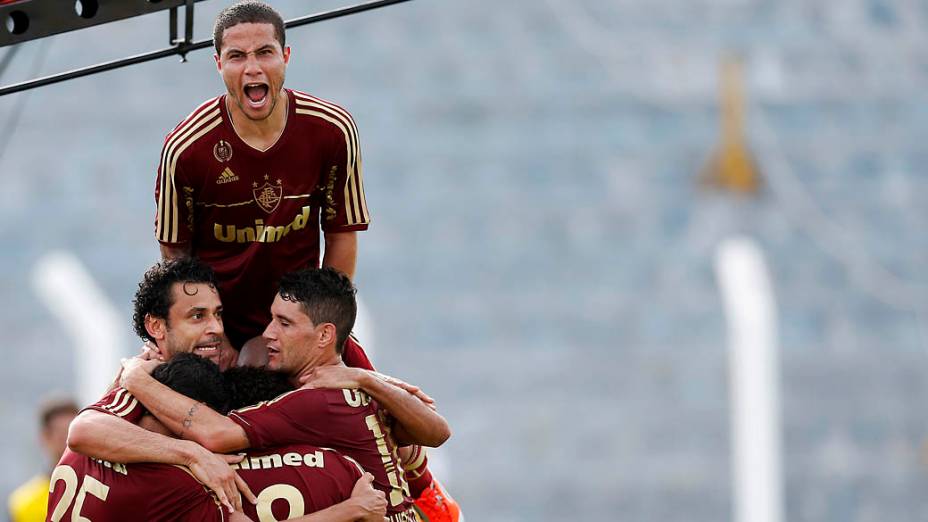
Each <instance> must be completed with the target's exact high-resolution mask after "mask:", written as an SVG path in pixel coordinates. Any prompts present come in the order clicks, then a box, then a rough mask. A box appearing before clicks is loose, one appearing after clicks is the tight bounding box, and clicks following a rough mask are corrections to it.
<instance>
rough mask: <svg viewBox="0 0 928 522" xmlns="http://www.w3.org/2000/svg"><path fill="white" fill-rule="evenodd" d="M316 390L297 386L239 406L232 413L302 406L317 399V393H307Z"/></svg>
mask: <svg viewBox="0 0 928 522" xmlns="http://www.w3.org/2000/svg"><path fill="white" fill-rule="evenodd" d="M313 391H316V390H309V389H304V388H297V389H295V390H293V391H288V392H286V393H283V394H281V395H278V396H277V397H275V398H273V399H271V400H269V401H261V402H259V403H258V404H254V405H252V406H245V407H244V408H239V409H237V410H234V411H233V413H246V412H249V411H255V410H262V409H268V408H284V407H289V406H293V405H298V406H302V405H305V404H309V403H312V402H315V401H317V400H318V394H315V393H308V392H313Z"/></svg>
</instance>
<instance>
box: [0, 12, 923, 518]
mask: <svg viewBox="0 0 928 522" xmlns="http://www.w3.org/2000/svg"><path fill="white" fill-rule="evenodd" d="M273 3H274V5H276V6H278V7H279V8H280V9H281V11H282V12H283V13H284V15H285V16H287V17H294V16H299V15H303V14H308V13H307V11H306V10H307V7H306V3H305V2H297V1H288V2H283V1H281V2H273ZM223 5H225V3H224V2H215V1H213V0H210V1H207V2H203V3H201V4H197V10H198V12H197V16H198V19H197V26H198V37H204V36H206V34H207V32H208V29H209V25H210V23H211V19H212V17H213V15H214V14H215V12H216V11H218V9H219V8H220V7H222V6H223ZM336 5H337V4H336V3H335V2H331V1H329V0H327V1H322V2H313V4H312V10H313V11H316V10H322V9H324V8H328V7H335V6H336ZM166 20H167V15H166V14H159V15H151V16H148V17H143V18H139V19H133V20H128V21H125V22H120V23H117V24H112V25H107V26H101V27H96V28H92V29H87V30H84V31H80V32H78V33H71V34H65V35H59V36H55V37H52V38H50V39H46V40H42V41H37V42H29V43H26V44H23V47H22V48H21V50H20V52H19V53H18V55H17V56H16V58H15V60H13V61H12V63H11V66H10V68H9V69H8V71H7V72H6V74H5V76H4V77H3V78H2V82H3V83H4V84H7V83H10V82H13V81H20V80H24V79H27V77H29V76H30V74H32V73H31V71H32V69H34V68H38V69H40V72H41V74H48V73H51V72H55V71H60V70H64V69H67V68H71V67H75V66H78V65H87V64H90V63H95V62H96V61H101V60H104V59H114V58H120V57H123V56H126V55H128V54H131V53H134V52H141V51H145V50H148V49H152V48H156V47H160V46H163V45H164V41H165V34H164V33H165V26H166V25H167V23H166ZM0 29H2V28H0ZM926 35H928V2H925V1H922V0H919V1H916V0H899V1H895V2H894V1H889V0H842V1H840V2H833V1H825V0H814V1H810V0H779V1H772V0H652V1H650V2H638V1H631V0H608V1H607V0H577V1H573V2H568V1H565V0H539V1H536V2H492V1H488V0H471V1H468V2H436V1H430V0H419V1H416V2H412V3H409V4H404V5H401V6H398V7H395V8H390V9H386V10H383V11H377V12H374V13H367V14H363V15H358V16H355V17H350V18H349V19H344V20H339V21H334V22H330V23H324V24H320V25H316V26H311V27H309V28H303V29H297V30H294V31H291V32H290V33H289V34H288V39H289V42H290V43H291V44H292V45H293V47H294V55H293V61H292V62H291V66H290V69H289V73H288V75H289V76H288V84H289V85H290V86H292V87H296V88H300V89H305V90H308V91H310V92H312V93H314V94H317V95H319V96H322V97H325V98H329V99H332V100H335V101H337V102H338V103H340V104H342V105H344V106H346V107H348V108H349V109H350V110H351V111H352V113H353V114H354V116H355V118H356V120H357V122H358V125H359V127H360V130H361V140H362V145H363V151H364V158H365V173H366V177H365V182H366V183H365V185H366V187H367V192H368V202H369V204H370V207H371V209H372V213H373V216H374V223H373V226H372V227H371V230H370V231H368V232H366V233H364V234H363V236H362V237H361V242H360V243H361V252H360V256H359V266H358V279H357V280H358V284H359V286H360V288H361V294H362V296H363V298H364V299H365V301H366V302H367V304H368V307H369V309H370V312H371V316H372V319H373V321H374V324H375V326H376V331H377V335H378V337H377V347H378V348H377V353H378V360H377V361H375V362H376V364H377V365H378V366H379V367H380V368H382V369H383V370H384V371H385V372H387V373H394V374H397V375H399V376H402V377H403V378H405V379H407V380H409V381H411V382H415V383H418V384H421V385H422V386H423V387H424V388H425V389H426V390H427V391H428V392H429V393H430V394H432V395H433V396H435V397H436V398H438V400H439V403H440V407H441V408H442V410H443V412H444V413H445V414H446V416H447V417H448V419H449V421H450V422H451V423H452V426H453V427H454V429H455V434H454V437H453V438H452V440H451V441H450V442H449V443H448V444H447V445H446V447H445V448H443V449H442V450H440V453H441V455H442V456H443V457H444V460H445V462H446V469H445V471H444V474H445V475H447V480H446V482H447V485H448V487H449V490H450V491H451V492H452V493H453V494H454V495H455V497H456V498H457V499H458V500H459V501H460V502H461V504H462V506H464V508H465V513H466V515H467V517H468V520H475V521H485V522H508V521H517V520H518V521H522V520H525V521H548V520H551V521H554V520H629V521H662V522H663V521H681V522H683V521H687V522H691V521H706V522H714V521H719V520H728V519H730V516H731V515H730V513H731V488H730V485H729V482H730V457H729V451H730V448H729V440H728V438H729V436H728V396H727V393H728V392H727V390H728V387H727V373H726V361H727V359H726V339H725V319H724V317H723V316H722V310H721V303H720V297H719V294H718V289H717V286H716V281H715V280H714V277H713V272H712V256H713V253H714V249H715V247H716V245H717V244H718V242H719V241H720V240H721V239H722V238H725V237H728V236H729V235H731V234H733V233H744V234H749V235H752V236H754V237H755V238H756V239H757V240H758V242H759V243H760V244H761V245H762V247H763V248H764V249H765V251H766V252H767V254H768V256H769V257H768V262H769V264H770V266H771V269H772V271H773V278H774V284H775V291H776V295H777V300H778V306H779V308H778V311H779V317H780V341H781V348H782V354H781V360H782V364H783V367H782V372H781V373H782V376H783V382H782V390H783V393H784V396H783V400H782V405H783V422H784V434H783V438H784V458H785V462H784V472H785V490H784V491H785V498H786V510H785V512H786V518H787V520H790V521H809V522H855V521H860V522H864V521H880V522H885V521H899V522H905V521H910V520H924V519H926V518H928V496H926V495H925V494H924V492H925V491H926V488H928V476H926V466H925V463H924V462H923V461H922V460H921V459H922V457H921V447H922V443H923V441H924V440H925V437H926V434H928V422H926V421H928V414H926V412H925V411H923V409H924V408H923V405H922V403H921V399H923V398H925V397H926V396H928V359H926V348H928V291H926V290H928V279H926V277H925V267H926V266H928V234H926V233H925V230H926V228H928V204H925V201H926V197H928V176H926V174H925V171H924V166H925V165H926V164H928V149H926V148H925V146H924V143H923V140H924V138H925V136H928V36H926ZM43 49H45V50H44V51H43ZM0 52H2V51H0ZM732 52H734V53H738V54H740V55H741V56H742V58H743V60H744V70H745V75H746V76H745V88H746V90H747V95H748V97H749V100H750V102H751V104H750V106H749V111H748V114H747V126H748V132H749V139H750V142H751V147H752V151H753V152H754V153H755V154H756V157H757V159H758V162H759V164H760V166H761V170H762V171H763V173H764V176H765V181H766V186H765V188H764V190H763V192H762V195H761V196H760V197H759V198H758V199H756V200H751V199H734V198H731V197H730V196H727V195H722V194H718V193H711V192H703V191H702V190H700V188H699V186H698V184H697V183H696V179H697V176H698V172H699V170H700V169H701V168H702V166H703V165H704V164H705V162H706V161H707V159H708V157H709V155H710V153H711V151H712V150H713V148H714V147H715V146H716V144H717V140H718V99H717V90H718V81H717V79H718V67H719V62H720V59H721V58H722V57H723V56H725V55H726V54H728V53H732ZM43 54H44V56H45V57H44V58H43ZM189 58H190V63H188V64H178V63H177V62H176V61H175V60H164V61H161V62H155V63H151V64H146V65H141V66H136V67H132V68H128V69H123V70H120V71H115V72H110V73H106V74H104V75H99V76H94V77H91V78H85V79H80V80H75V81H71V82H66V83H63V84H58V85H55V86H51V87H46V88H42V89H39V90H36V91H32V92H28V93H22V94H17V95H14V96H10V97H6V98H0V132H6V133H8V134H4V135H0V140H3V141H4V142H5V145H6V148H5V152H4V153H3V155H2V157H0V187H2V188H0V242H2V245H3V249H2V251H0V270H2V273H3V277H2V278H0V289H2V291H0V296H2V297H0V299H2V300H3V301H2V305H0V306H2V311H3V313H2V314H0V342H2V345H3V346H4V352H3V353H4V354H5V358H6V361H5V363H4V364H3V365H0V368H2V369H0V372H2V373H0V383H2V384H0V390H2V392H3V393H2V394H0V417H2V418H3V419H4V426H5V432H6V438H5V443H4V444H3V446H2V448H0V452H2V460H3V462H4V463H5V466H4V468H5V469H4V472H3V474H2V481H0V492H2V493H4V494H5V493H7V492H8V491H9V490H11V489H12V488H13V487H14V486H15V484H17V483H18V482H20V481H21V480H22V479H24V478H25V477H28V476H30V475H31V474H32V473H33V472H34V471H36V470H37V469H39V467H40V465H41V459H40V457H39V454H38V451H37V449H36V448H34V446H33V442H32V439H33V432H32V429H33V425H34V422H33V417H32V415H33V411H34V408H35V405H36V402H37V401H38V397H39V396H40V395H42V394H43V393H44V392H45V391H46V390H48V389H51V388H55V387H57V388H61V389H64V390H65V391H68V388H69V386H71V385H72V383H73V371H72V367H73V364H74V361H73V359H72V352H71V350H70V348H69V340H68V339H67V338H66V337H65V333H64V331H63V330H62V328H61V327H60V326H59V325H57V324H56V323H55V322H54V318H53V317H52V316H51V314H50V313H49V312H48V311H47V310H46V309H44V308H43V306H42V304H41V303H40V302H39V300H38V298H37V297H36V296H35V295H34V293H33V291H32V289H31V288H30V286H29V284H28V280H29V274H30V270H31V267H32V266H33V264H34V263H35V261H36V260H37V259H38V258H39V257H40V256H41V255H42V254H43V253H45V252H47V251H48V250H50V249H53V248H63V249H68V250H71V251H73V252H75V253H76V255H77V256H78V257H79V258H81V259H82V260H83V261H84V262H85V263H86V264H87V266H88V268H89V270H90V271H91V273H93V274H94V275H95V277H97V278H98V281H99V282H100V284H101V285H102V286H103V288H104V290H105V292H106V293H107V295H108V296H110V297H111V299H112V300H113V302H114V303H115V304H116V306H117V307H118V308H119V309H120V310H121V311H122V313H123V314H124V317H125V324H126V328H125V334H124V335H125V345H126V353H130V352H133V351H135V350H136V345H137V342H136V341H135V340H134V339H133V338H132V336H131V334H130V328H129V315H130V314H129V309H130V299H131V296H132V293H133V291H134V285H135V283H136V282H137V280H138V278H139V276H140V274H141V273H142V272H143V270H144V269H145V268H146V267H147V266H148V265H149V264H150V263H151V262H153V261H154V260H155V257H156V255H157V251H156V248H155V244H154V239H153V237H152V232H151V230H152V219H153V211H154V208H153V200H152V188H153V183H154V169H155V167H156V162H157V158H158V153H159V150H160V145H161V142H162V139H163V137H164V135H165V133H166V132H167V131H168V130H169V129H170V128H171V127H173V125H175V124H176V123H177V122H178V121H180V119H181V118H182V117H183V116H184V115H185V114H187V113H188V112H189V111H190V110H192V109H193V108H194V107H195V106H196V105H198V104H199V102H200V101H202V100H204V99H206V98H207V97H209V96H212V95H214V94H216V93H219V92H220V90H221V88H222V86H221V81H220V79H219V77H218V75H217V74H216V73H215V72H214V69H213V65H212V58H211V56H210V55H209V53H208V52H199V53H196V54H191V55H190V56H189ZM17 107H20V109H17ZM16 110H21V111H22V117H21V118H20V119H19V121H18V124H17V125H15V127H14V126H12V125H9V124H8V123H9V121H10V120H9V115H11V114H13V113H14V111H16ZM4 496H5V495H4Z"/></svg>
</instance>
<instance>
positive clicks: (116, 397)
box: [103, 388, 126, 409]
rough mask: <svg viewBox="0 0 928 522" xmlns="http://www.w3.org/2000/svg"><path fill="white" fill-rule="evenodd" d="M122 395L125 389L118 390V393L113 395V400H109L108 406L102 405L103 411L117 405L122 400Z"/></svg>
mask: <svg viewBox="0 0 928 522" xmlns="http://www.w3.org/2000/svg"><path fill="white" fill-rule="evenodd" d="M124 393H126V389H125V388H120V389H119V391H117V392H116V395H113V399H112V400H110V403H109V404H104V405H103V408H104V409H108V408H110V407H112V406H114V405H115V404H117V403H118V402H119V401H120V400H122V396H123V394H124Z"/></svg>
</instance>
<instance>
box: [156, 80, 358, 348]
mask: <svg viewBox="0 0 928 522" xmlns="http://www.w3.org/2000/svg"><path fill="white" fill-rule="evenodd" d="M286 94H287V101H288V108H287V110H288V113H287V123H286V126H285V127H284V131H283V133H282V134H281V136H280V138H279V139H278V140H277V142H276V143H275V144H274V145H273V146H271V148H269V149H267V150H265V151H259V150H257V149H254V148H252V147H251V146H250V145H248V144H247V143H245V142H244V141H242V140H241V139H240V138H239V137H238V135H237V134H236V133H235V130H234V128H233V127H232V122H231V120H230V118H229V114H228V112H227V110H226V102H225V98H226V97H225V95H223V96H219V97H216V98H213V99H212V100H209V101H207V102H206V103H204V104H203V105H201V106H200V107H199V108H197V109H196V110H195V111H194V112H193V113H192V114H191V115H190V116H188V117H187V118H186V119H185V120H184V121H183V122H181V123H180V124H179V125H178V126H177V127H176V128H175V129H174V130H173V131H172V132H171V133H170V134H168V136H167V138H166V139H165V142H164V148H163V150H162V153H161V162H160V166H159V168H158V181H157V184H156V188H155V199H156V200H157V215H156V220H155V222H156V227H155V228H156V236H157V238H158V241H160V242H161V243H162V244H164V245H170V246H185V247H189V248H190V249H191V250H192V252H193V253H194V255H196V256H197V257H199V258H200V259H201V260H203V261H204V262H205V263H207V264H208V265H209V266H211V267H212V268H213V270H215V271H216V276H217V279H218V281H219V293H220V295H221V297H222V302H223V306H224V311H223V315H224V318H225V321H224V325H225V328H226V333H227V334H228V335H229V339H230V340H231V341H232V343H233V344H234V345H235V346H236V347H241V345H242V344H243V343H244V341H246V340H248V339H249V338H251V337H254V336H256V335H260V334H261V332H263V331H264V327H265V326H267V324H268V323H269V322H270V318H271V316H270V306H271V302H272V301H273V299H274V294H275V293H276V291H277V283H278V281H279V280H280V277H281V276H282V275H283V274H285V273H287V272H292V271H294V270H298V269H302V268H307V267H318V266H319V240H320V229H321V230H322V231H324V232H348V231H356V230H365V229H366V228H367V226H368V223H369V222H370V216H369V214H368V211H367V203H366V201H365V197H364V184H363V180H362V178H361V152H360V145H359V142H358V131H357V128H356V126H355V124H354V120H353V119H352V118H351V115H349V114H348V112H347V111H345V110H344V109H342V108H341V107H339V106H337V105H335V104H333V103H330V102H327V101H324V100H321V99H319V98H315V97H313V96H310V95H308V94H304V93H301V92H297V91H292V90H290V89H287V90H286Z"/></svg>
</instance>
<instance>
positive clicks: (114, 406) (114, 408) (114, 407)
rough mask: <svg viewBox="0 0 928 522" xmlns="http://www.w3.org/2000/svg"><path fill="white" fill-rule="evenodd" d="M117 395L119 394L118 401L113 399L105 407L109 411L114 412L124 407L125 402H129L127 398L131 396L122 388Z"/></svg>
mask: <svg viewBox="0 0 928 522" xmlns="http://www.w3.org/2000/svg"><path fill="white" fill-rule="evenodd" d="M117 395H119V402H118V403H117V402H116V400H115V399H114V400H113V403H111V404H110V405H108V406H107V407H106V411H108V412H110V413H116V412H118V411H119V410H120V409H122V408H123V407H125V405H126V403H127V402H129V400H130V399H131V398H132V395H131V394H130V393H129V392H128V391H126V390H122V391H121V392H120V393H119V394H117Z"/></svg>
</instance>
